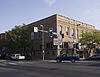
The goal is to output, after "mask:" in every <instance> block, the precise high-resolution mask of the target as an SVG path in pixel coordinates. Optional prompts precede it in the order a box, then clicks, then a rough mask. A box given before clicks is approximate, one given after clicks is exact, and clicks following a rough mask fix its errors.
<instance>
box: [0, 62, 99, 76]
mask: <svg viewBox="0 0 100 77" xmlns="http://www.w3.org/2000/svg"><path fill="white" fill-rule="evenodd" d="M0 77H100V62H96V61H93V62H88V61H87V62H85V61H83V62H76V63H71V62H63V63H56V62H55V61H45V62H42V61H0Z"/></svg>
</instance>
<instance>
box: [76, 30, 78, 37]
mask: <svg viewBox="0 0 100 77" xmlns="http://www.w3.org/2000/svg"><path fill="white" fill-rule="evenodd" d="M76 36H77V38H78V37H79V30H78V29H77V30H76Z"/></svg>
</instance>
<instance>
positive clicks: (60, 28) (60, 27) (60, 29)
mask: <svg viewBox="0 0 100 77" xmlns="http://www.w3.org/2000/svg"><path fill="white" fill-rule="evenodd" d="M59 33H60V34H62V26H61V25H60V26H59Z"/></svg>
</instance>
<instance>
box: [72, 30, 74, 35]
mask: <svg viewBox="0 0 100 77" xmlns="http://www.w3.org/2000/svg"><path fill="white" fill-rule="evenodd" d="M72 36H74V29H73V28H72Z"/></svg>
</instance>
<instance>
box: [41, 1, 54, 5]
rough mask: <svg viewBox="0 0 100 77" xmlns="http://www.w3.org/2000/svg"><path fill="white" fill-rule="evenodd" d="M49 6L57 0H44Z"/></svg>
mask: <svg viewBox="0 0 100 77" xmlns="http://www.w3.org/2000/svg"><path fill="white" fill-rule="evenodd" d="M43 1H44V2H45V3H46V4H47V5H48V6H52V5H53V4H54V3H55V2H56V0H43Z"/></svg>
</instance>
